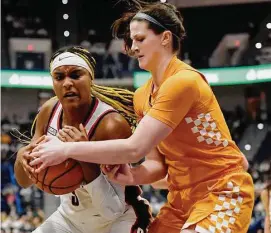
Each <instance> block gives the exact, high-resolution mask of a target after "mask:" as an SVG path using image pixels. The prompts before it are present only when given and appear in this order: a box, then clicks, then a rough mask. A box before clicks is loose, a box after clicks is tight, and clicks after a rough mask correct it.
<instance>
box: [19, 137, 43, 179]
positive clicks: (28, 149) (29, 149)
mask: <svg viewBox="0 0 271 233" xmlns="http://www.w3.org/2000/svg"><path fill="white" fill-rule="evenodd" d="M44 138H45V136H42V137H40V138H39V139H38V140H36V141H35V142H31V143H30V144H29V145H27V146H26V147H25V148H24V149H23V153H22V155H21V158H20V161H21V164H22V166H23V169H24V171H25V173H26V175H27V176H28V178H29V179H32V178H33V177H32V175H31V174H32V173H34V168H33V167H31V166H30V165H29V163H30V160H29V155H30V154H31V152H32V150H33V149H34V148H35V147H36V146H37V145H38V144H39V143H42V142H43V140H44Z"/></svg>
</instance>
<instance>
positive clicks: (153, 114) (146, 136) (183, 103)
mask: <svg viewBox="0 0 271 233" xmlns="http://www.w3.org/2000/svg"><path fill="white" fill-rule="evenodd" d="M193 75H194V76H193ZM199 78H201V77H199V74H197V73H196V72H191V71H190V72H186V73H185V72H182V73H181V75H179V74H177V75H175V76H172V77H170V78H168V79H167V80H166V81H165V82H164V83H163V85H162V86H161V87H160V89H159V93H158V95H157V97H156V99H155V103H154V104H153V106H152V108H151V109H150V111H149V112H148V114H147V115H146V116H144V117H143V118H142V119H141V121H140V123H139V124H138V127H137V128H136V130H135V132H134V133H133V134H132V135H131V136H130V137H129V138H127V139H115V140H107V141H95V142H76V143H73V142H71V143H65V145H63V144H60V143H59V142H58V141H55V140H53V139H52V138H50V137H46V141H47V142H46V143H43V144H41V145H38V146H37V147H36V148H35V149H34V151H33V153H32V154H31V158H32V157H36V159H34V160H33V161H32V162H31V165H32V166H33V165H35V164H39V163H42V165H41V167H40V168H39V170H37V172H39V171H40V170H42V169H44V168H45V167H47V166H51V165H55V164H57V163H59V161H60V160H59V157H60V154H61V156H62V160H65V159H67V158H73V159H76V160H80V161H85V162H91V163H98V164H126V163H136V162H138V161H140V159H142V158H143V157H144V156H145V155H146V154H148V153H149V152H150V151H151V149H152V148H155V147H156V146H157V145H158V144H159V143H160V142H161V141H163V140H164V139H165V138H166V137H167V136H168V135H169V134H170V133H171V132H172V131H173V130H174V129H175V127H177V125H179V123H180V122H181V121H182V120H183V118H184V117H185V115H186V114H187V113H188V112H189V110H190V109H191V108H192V107H193V105H194V104H195V103H196V102H197V101H198V99H200V92H199V90H200V88H199V87H198V83H197V79H199ZM119 130H120V131H122V129H116V128H114V134H118V132H120V131H119ZM56 154H57V155H58V160H56V159H55V158H56V156H55V155H56Z"/></svg>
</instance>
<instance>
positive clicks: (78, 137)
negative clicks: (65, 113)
mask: <svg viewBox="0 0 271 233" xmlns="http://www.w3.org/2000/svg"><path fill="white" fill-rule="evenodd" d="M57 137H58V139H59V140H61V141H62V142H81V141H88V135H87V131H86V129H85V128H84V126H83V124H80V125H79V129H77V128H76V127H74V126H69V125H65V126H64V127H63V128H62V129H60V130H59V131H58V135H57Z"/></svg>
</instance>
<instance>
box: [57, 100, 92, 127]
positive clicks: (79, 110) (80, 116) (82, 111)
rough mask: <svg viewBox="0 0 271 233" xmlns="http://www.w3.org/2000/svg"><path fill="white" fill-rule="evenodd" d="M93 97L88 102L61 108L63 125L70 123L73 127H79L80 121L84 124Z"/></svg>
mask: <svg viewBox="0 0 271 233" xmlns="http://www.w3.org/2000/svg"><path fill="white" fill-rule="evenodd" d="M92 101H93V99H91V102H90V103H89V104H85V105H80V106H78V107H74V108H66V109H64V108H63V121H62V124H63V125H70V126H74V127H77V128H78V127H79V125H80V123H82V124H84V123H85V122H84V121H85V120H86V118H87V114H89V112H90V106H91V105H92V104H91V103H92Z"/></svg>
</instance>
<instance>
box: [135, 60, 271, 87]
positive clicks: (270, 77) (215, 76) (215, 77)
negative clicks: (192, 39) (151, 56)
mask: <svg viewBox="0 0 271 233" xmlns="http://www.w3.org/2000/svg"><path fill="white" fill-rule="evenodd" d="M199 71H200V72H202V73H203V74H204V75H205V77H206V79H207V80H208V82H209V83H210V85H211V86H223V85H238V84H251V83H259V82H270V81H271V64H268V65H258V66H242V67H231V68H212V69H201V70H199ZM133 78H134V87H135V88H138V87H140V86H142V85H143V84H144V83H145V82H146V81H147V80H148V79H149V78H150V74H149V73H148V72H135V73H134V77H133Z"/></svg>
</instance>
